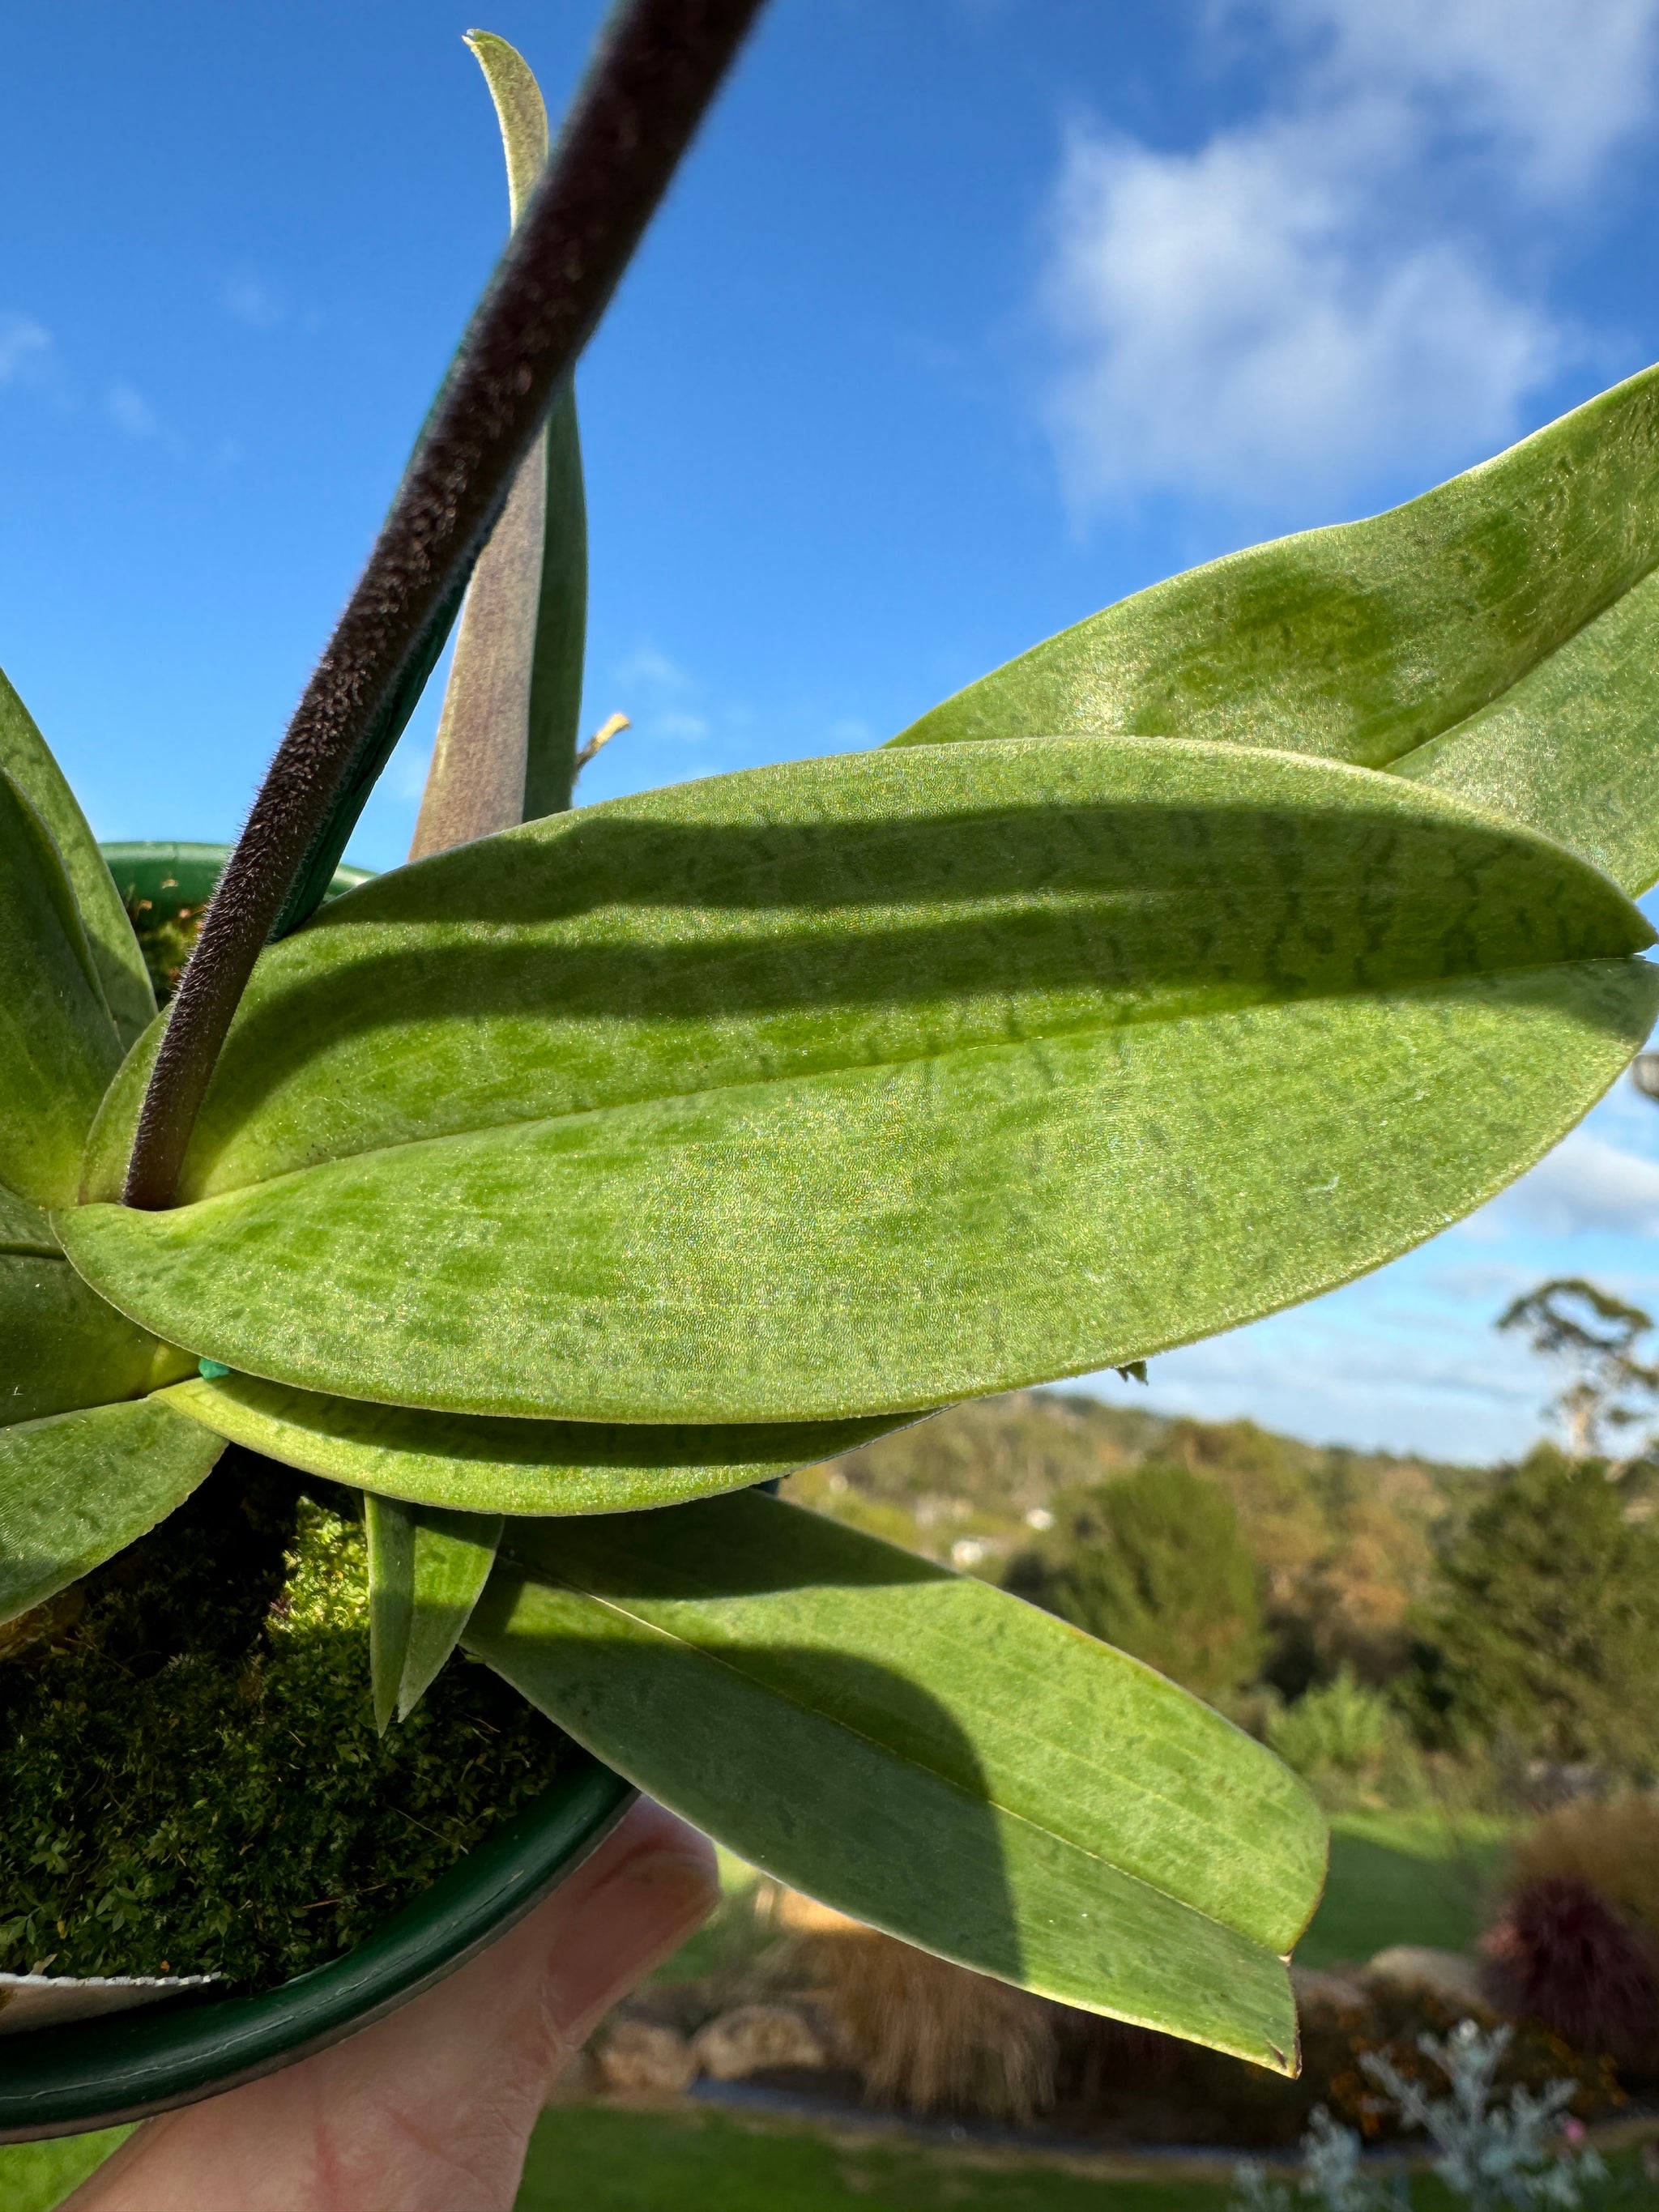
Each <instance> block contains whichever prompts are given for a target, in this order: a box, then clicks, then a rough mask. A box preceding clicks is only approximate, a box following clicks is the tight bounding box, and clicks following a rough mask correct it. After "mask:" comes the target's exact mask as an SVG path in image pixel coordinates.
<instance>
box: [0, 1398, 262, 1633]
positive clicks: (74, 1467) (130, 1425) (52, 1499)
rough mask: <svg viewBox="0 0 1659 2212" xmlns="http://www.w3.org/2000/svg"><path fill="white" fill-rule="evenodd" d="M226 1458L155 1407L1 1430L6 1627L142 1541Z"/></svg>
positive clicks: (1, 1581) (193, 1429) (1, 1571)
mask: <svg viewBox="0 0 1659 2212" xmlns="http://www.w3.org/2000/svg"><path fill="white" fill-rule="evenodd" d="M223 1449H224V1445H223V1443H222V1441H221V1439H220V1438H219V1437H216V1436H213V1435H212V1434H210V1431H207V1430H206V1429H204V1428H202V1427H200V1426H198V1425H197V1423H196V1422H194V1421H185V1420H181V1419H179V1416H178V1414H176V1413H173V1412H172V1411H170V1409H169V1408H168V1407H166V1406H163V1405H161V1404H160V1403H159V1402H158V1401H156V1400H155V1399H153V1398H150V1399H144V1400H142V1401H138V1402H137V1403H133V1404H128V1405H122V1406H93V1407H88V1408H86V1409H84V1410H83V1411H82V1412H78V1413H59V1414H57V1415H55V1416H54V1417H53V1418H52V1419H50V1420H45V1421H28V1422H26V1423H24V1424H23V1425H21V1426H20V1427H16V1428H7V1429H0V1620H14V1619H15V1617H16V1615H17V1614H19V1613H27V1611H28V1610H29V1608H30V1607H31V1606H36V1605H40V1603H42V1602H43V1601H44V1600H46V1598H49V1597H51V1596H52V1594H53V1592H54V1591H57V1590H60V1589H64V1587H65V1586H66V1585H67V1584H69V1583H72V1582H76V1581H78V1580H79V1579H80V1577H82V1575H84V1574H87V1573H88V1572H89V1571H91V1570H92V1569H93V1568H94V1567H95V1566H97V1565H99V1564H100V1561H102V1560H105V1559H108V1558H110V1556H111V1555H112V1553H116V1552H118V1551H120V1550H122V1549H123V1548H124V1547H125V1546H126V1545H128V1544H131V1543H134V1542H136V1541H137V1539H138V1538H139V1537H140V1536H142V1535H143V1534H144V1532H145V1530H146V1529H147V1528H154V1527H155V1523H156V1522H158V1521H160V1520H161V1519H162V1518H163V1517H164V1516H166V1515H167V1514H169V1513H171V1512H172V1511H173V1508H174V1506H176V1505H179V1504H183V1502H184V1500H185V1498H188V1497H189V1495H190V1493H191V1491H192V1490H194V1489H195V1487H196V1486H197V1483H198V1482H200V1481H201V1480H203V1478H204V1476H205V1475H206V1474H207V1473H208V1472H209V1470H210V1468H211V1467H212V1465H213V1462H215V1460H216V1459H217V1458H218V1456H219V1455H220V1453H221V1452H222V1450H223Z"/></svg>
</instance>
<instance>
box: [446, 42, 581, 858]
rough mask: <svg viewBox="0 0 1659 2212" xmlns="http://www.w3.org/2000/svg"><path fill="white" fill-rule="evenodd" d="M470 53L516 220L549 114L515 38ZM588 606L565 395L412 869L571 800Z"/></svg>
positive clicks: (479, 630) (456, 668) (516, 486)
mask: <svg viewBox="0 0 1659 2212" xmlns="http://www.w3.org/2000/svg"><path fill="white" fill-rule="evenodd" d="M467 44H468V45H469V46H471V49H472V51H473V52H474V54H475V55H476V56H477V59H478V62H479V65H480V66H481V67H482V69H483V73H484V76H485V79H486V81H487V82H488V83H489V90H490V96H491V98H492V99H493V100H494V101H495V113H496V117H497V119H498V120H499V122H500V124H501V143H502V146H503V149H504V150H505V153H506V155H507V183H508V190H509V193H510V197H511V202H512V217H513V222H515V223H516V222H518V219H519V216H520V211H521V210H522V208H523V206H524V204H525V202H526V200H527V199H528V197H529V196H530V193H531V191H532V189H533V188H534V185H535V183H536V180H537V179H538V177H539V176H540V174H541V172H542V169H543V167H544V164H545V162H546V160H547V112H546V110H545V109H544V106H543V105H542V97H541V93H540V91H539V89H538V87H537V83H536V80H535V77H534V76H533V75H532V72H531V70H530V67H529V65H528V64H527V63H526V61H525V60H524V58H523V57H522V56H521V55H520V54H519V53H518V52H515V51H514V49H513V47H512V46H508V44H507V41H506V40H505V39H499V38H496V37H494V36H493V35H492V34H491V33H488V32H483V31H475V32H471V33H469V34H468V38H467ZM586 610H587V520H586V504H585V501H584V496H583V490H582V471H581V451H580V442H579V440H578V436H577V429H576V410H575V399H574V392H573V391H572V390H571V389H569V388H567V389H566V391H565V392H564V393H563V395H562V398H560V399H559V400H558V401H557V402H556V404H555V406H554V409H553V410H552V413H551V415H550V418H549V422H548V427H547V428H546V429H545V430H544V432H543V434H542V435H541V436H540V437H539V438H538V440H537V441H536V443H535V444H534V446H532V448H531V450H530V452H529V453H528V454H527V455H526V459H525V460H524V462H523V464H522V465H521V466H520V471H519V473H518V476H517V477H516V479H515V480H514V483H513V490H512V493H511V495H510V496H509V498H508V500H507V504H506V506H505V507H504V508H503V509H502V511H501V518H500V520H498V521H497V523H496V524H495V528H494V530H493V531H492V532H491V533H490V538H489V544H488V545H487V546H486V547H485V549H484V550H483V554H482V556H480V558H479V561H478V564H477V568H475V569H474V571H473V574H472V581H471V584H470V586H468V588H467V594H466V600H465V605H464V607H463V608H462V611H461V619H460V625H459V629H458V631H457V634H456V639H455V654H454V659H453V664H452V666H451V670H450V677H449V683H448V686H447V690H445V693H444V703H443V712H442V714H441V718H440V720H439V724H438V737H437V743H436V745H435V749H434V752H433V757H432V768H431V772H430V774H429V775H428V778H427V785H426V792H425V795H424V797H423V798H422V803H421V812H420V818H419V821H418V822H417V823H416V829H415V839H414V842H413V844H412V845H411V846H410V859H411V860H419V859H422V858H423V857H425V856H426V855H427V854H432V853H441V852H446V851H447V850H448V849H449V848H451V847H452V846H454V845H459V844H465V843H466V842H469V841H470V840H471V839H473V838H477V837H483V836H489V835H490V834H491V832H493V831H495V830H497V829H507V828H509V827H510V826H511V825H512V824H513V823H516V822H521V821H523V820H524V819H525V817H526V815H533V814H541V813H550V812H552V811H554V810H555V809H556V808H558V807H563V806H568V805H569V804H570V793H571V787H572V785H573V784H574V778H575V751H576V730H577V718H578V716H579V714H580V708H581V671H582V647H583V638H584V632H585V629H586Z"/></svg>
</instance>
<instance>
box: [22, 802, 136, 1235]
mask: <svg viewBox="0 0 1659 2212" xmlns="http://www.w3.org/2000/svg"><path fill="white" fill-rule="evenodd" d="M99 866H100V867H101V866H103V862H102V860H100V862H99ZM112 890H113V886H112ZM123 922H124V926H125V916H124V917H123ZM121 1049H122V1048H121V1042H120V1040H119V1038H118V1036H117V1035H116V1032H115V1025H114V1024H113V1022H112V1020H111V1018H110V1013H109V1009H108V1007H107V1006H106V1004H105V1001H104V994H103V989H102V987H101V985H100V982H99V980H98V971H97V967H96V964H95V963H94V959H93V955H92V948H91V946H90V945H89V944H88V939H87V935H86V932H85V931H84V929H83V928H82V924H81V917H80V915H79V913H78V911H77V909H76V903H75V894H74V891H73V890H72V889H71V887H70V879H69V877H68V875H67V873H66V872H65V870H64V864H63V861H62V860H61V859H60V857H59V855H58V848H57V847H56V846H55V845H54V844H53V842H52V837H51V836H50V834H49V833H48V831H47V829H46V824H45V823H44V822H43V821H42V820H41V818H40V815H39V814H37V813H36V811H35V810H34V808H33V805H31V804H30V803H29V801H28V799H27V798H26V797H25V796H24V794H23V793H22V792H21V790H20V789H19V787H18V786H17V785H16V784H15V782H13V781H12V779H11V777H10V776H9V775H7V773H6V772H5V770H4V769H0V1182H4V1183H5V1184H6V1185H7V1186H8V1187H9V1188H10V1189H11V1190H13V1191H15V1192H16V1193H17V1194H19V1195H20V1196H21V1197H23V1198H26V1199H29V1200H33V1202H34V1203H35V1204H36V1205H40V1206H63V1205H66V1204H68V1203H70V1202H71V1201H72V1200H73V1199H74V1198H75V1195H76V1190H77V1188H78V1187H79V1183H80V1171H81V1149H82V1145H83V1144H84V1143H85V1141H86V1135H87V1131H88V1128H89V1127H90V1126H91V1123H92V1117H93V1115H94V1113H95V1112H96V1111H97V1109H98V1103H99V1101H100V1099H101V1098H102V1097H103V1095H104V1091H105V1090H106V1086H107V1085H108V1083H109V1080H110V1078H111V1077H112V1075H113V1074H114V1073H115V1070H116V1068H117V1067H118V1066H119V1064H120V1060H121Z"/></svg>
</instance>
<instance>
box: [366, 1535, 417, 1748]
mask: <svg viewBox="0 0 1659 2212" xmlns="http://www.w3.org/2000/svg"><path fill="white" fill-rule="evenodd" d="M363 1526H364V1529H365V1531H366V1533H367V1534H368V1652H369V1681H370V1686H371V1689H372V1691H373V1693H374V1725H375V1727H376V1728H377V1729H379V1730H380V1734H381V1735H385V1734H386V1730H387V1729H389V1728H390V1727H391V1725H392V1715H393V1713H395V1712H396V1711H397V1710H398V1684H399V1683H400V1682H401V1681H402V1680H403V1674H404V1661H405V1660H406V1659H407V1658H408V1656H409V1639H410V1631H411V1629H412V1628H413V1626H414V1623H415V1508H414V1507H413V1506H412V1505H405V1504H404V1503H403V1501H402V1499H401V1498H376V1497H374V1495H373V1494H372V1493H371V1494H370V1495H369V1496H368V1497H367V1498H364V1500H363Z"/></svg>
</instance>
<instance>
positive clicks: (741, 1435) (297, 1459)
mask: <svg viewBox="0 0 1659 2212" xmlns="http://www.w3.org/2000/svg"><path fill="white" fill-rule="evenodd" d="M167 1401H168V1403H169V1404H170V1405H171V1406H173V1407H174V1409H175V1410H176V1411H177V1412H179V1413H187V1414H188V1415H189V1416H190V1418H191V1419H192V1420H197V1421H201V1422H202V1423H204V1425H205V1426H207V1427H208V1428H210V1429H213V1430H215V1431H216V1432H217V1433H218V1434H219V1435H220V1436H222V1437H228V1439H229V1441H230V1442H231V1443H239V1444H246V1446H247V1448H248V1449H249V1450H250V1451H257V1452H263V1453H264V1455H265V1457H266V1458H267V1459H275V1460H281V1461H282V1462H283V1464H284V1465H285V1466H288V1467H297V1468H301V1470H302V1471H303V1472H304V1473H305V1474H319V1475H325V1476H327V1477H328V1478H329V1480H331V1481H334V1482H343V1483H345V1484H348V1485H349V1486H350V1487H351V1488H353V1489H355V1490H372V1491H375V1492H379V1493H380V1495H381V1496H383V1497H389V1498H407V1499H408V1500H409V1501H410V1503H411V1504H418V1505H441V1506H450V1507H455V1508H459V1509H460V1510H464V1511H466V1512H469V1513H516V1514H524V1515H537V1514H566V1513H635V1512H639V1511H641V1510H643V1509H646V1508H649V1507H653V1506H658V1505H679V1504H684V1503H685V1502H686V1501H687V1500H688V1499H689V1498H707V1497H709V1496H711V1495H713V1494H714V1493H716V1492H720V1491H723V1490H744V1489H747V1488H749V1487H750V1486H751V1485H753V1484H755V1483H757V1482H767V1481H770V1480H773V1479H774V1478H775V1477H776V1476H778V1475H783V1474H793V1473H794V1471H795V1470H796V1468H802V1467H815V1466H816V1465H817V1462H819V1461H820V1460H825V1459H833V1458H834V1457H835V1456H836V1454H837V1453H840V1452H845V1451H854V1450H856V1449H857V1448H858V1447H859V1445H860V1444H866V1443H870V1441H871V1440H872V1438H873V1437H880V1436H885V1435H887V1434H888V1432H889V1431H890V1430H891V1429H892V1428H893V1427H894V1426H895V1425H896V1424H895V1423H894V1422H892V1421H890V1420H866V1421H825V1422H817V1423H811V1424H805V1425H799V1426H794V1425H789V1424H787V1423H780V1424H776V1425H771V1426H759V1427H746V1428H741V1427H727V1428H692V1427H682V1428H659V1427H655V1426H653V1425H651V1424H649V1423H633V1422H615V1423H611V1424H605V1423H601V1422H580V1421H517V1420H501V1419H493V1418H491V1417H490V1416H489V1415H487V1414H477V1413H416V1412H412V1411H410V1409H409V1408H408V1407H403V1406H374V1405H368V1404H366V1403H364V1402H363V1401H362V1400H357V1399H349V1398H321V1397H317V1396H315V1395H313V1394H312V1393H311V1392H309V1391H307V1390H295V1389H289V1388H288V1386H287V1385H285V1384H283V1383H262V1382H261V1381H259V1379H258V1377H257V1376H252V1375H221V1376H215V1377H214V1379H213V1380H212V1381H211V1382H204V1381H195V1382H189V1383H179V1385H177V1386H176V1388H174V1389H171V1390H169V1391H168V1392H167Z"/></svg>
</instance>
